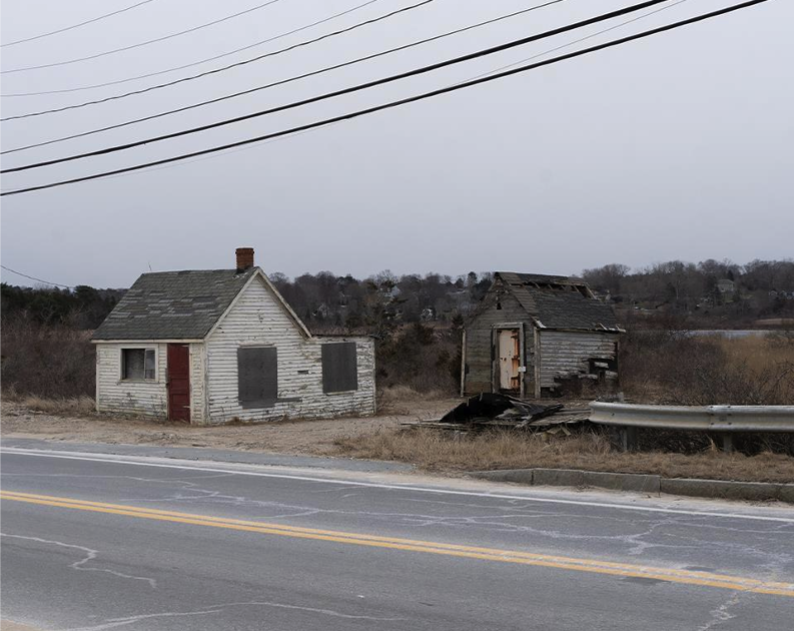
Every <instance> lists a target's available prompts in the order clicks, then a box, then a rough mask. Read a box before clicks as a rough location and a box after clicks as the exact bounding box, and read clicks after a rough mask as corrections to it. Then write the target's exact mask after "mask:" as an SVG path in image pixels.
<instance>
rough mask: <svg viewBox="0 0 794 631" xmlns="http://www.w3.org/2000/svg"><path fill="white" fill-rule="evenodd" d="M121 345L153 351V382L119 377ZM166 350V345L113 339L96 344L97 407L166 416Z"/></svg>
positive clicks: (102, 409) (118, 411)
mask: <svg viewBox="0 0 794 631" xmlns="http://www.w3.org/2000/svg"><path fill="white" fill-rule="evenodd" d="M123 348H154V349H155V350H156V352H157V354H156V360H155V361H156V362H157V370H156V378H155V380H154V381H130V380H122V378H121V349H123ZM167 352H168V345H167V344H157V343H152V344H145V343H134V344H119V343H115V342H113V343H107V342H102V343H99V344H97V345H96V371H97V380H96V385H97V392H96V396H97V399H96V403H97V410H98V411H100V412H112V413H119V414H141V415H145V416H156V417H159V418H165V417H166V416H167V415H168V398H167V394H168V393H167V386H166V366H167V362H168V358H167Z"/></svg>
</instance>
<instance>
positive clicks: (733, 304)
mask: <svg viewBox="0 0 794 631" xmlns="http://www.w3.org/2000/svg"><path fill="white" fill-rule="evenodd" d="M580 277H581V279H583V280H584V281H586V282H587V283H588V284H589V285H590V287H591V288H592V289H593V290H594V291H595V292H596V293H597V294H598V295H599V296H600V297H601V298H602V299H605V300H608V301H610V302H612V303H613V304H614V305H615V306H616V308H617V310H618V313H619V314H620V313H621V312H623V313H624V314H625V313H626V312H630V311H636V310H641V311H650V312H655V311H660V310H661V311H672V312H674V313H681V314H692V315H695V316H698V317H702V318H706V319H708V318H709V317H713V318H719V319H721V320H722V321H723V322H722V324H725V322H730V321H731V320H732V319H733V320H736V321H737V322H738V321H740V320H741V321H743V322H746V321H748V320H749V319H752V318H763V317H794V260H791V259H785V260H768V261H767V260H754V261H751V262H749V263H746V264H744V265H739V264H736V263H733V262H732V261H729V260H723V261H715V260H713V259H709V260H706V261H701V262H699V263H687V262H683V261H668V262H665V263H657V264H654V265H651V266H648V267H645V268H640V269H636V270H632V269H631V268H629V267H628V266H626V265H622V264H617V263H615V264H609V265H604V266H602V267H597V268H592V269H586V270H584V271H583V272H582V273H581V274H580ZM269 278H270V280H271V281H272V282H273V284H274V285H275V286H276V288H277V289H278V290H279V292H281V294H282V295H283V296H284V298H285V299H286V300H287V302H288V303H289V304H290V305H291V306H292V308H293V309H294V310H295V311H296V313H297V314H298V315H299V316H300V317H301V318H302V319H303V320H304V321H305V322H306V323H307V324H308V325H309V326H311V327H313V328H315V329H317V330H319V331H322V330H329V329H335V328H338V329H347V330H355V331H364V330H366V331H368V332H372V333H377V334H381V335H382V336H387V335H388V334H389V333H390V332H391V331H393V330H395V329H397V328H400V327H401V326H402V325H410V324H414V323H424V324H428V323H442V324H448V325H452V326H454V327H460V326H461V324H462V322H463V320H464V318H465V317H466V316H467V315H468V314H470V313H471V312H472V310H473V309H474V308H475V307H476V305H477V304H478V303H479V302H480V301H481V300H482V298H483V297H484V296H485V294H486V292H487V291H488V288H489V287H490V285H491V282H492V280H493V276H492V274H491V273H476V272H469V273H468V274H463V275H460V276H457V277H451V276H447V275H441V274H435V273H429V274H425V275H423V276H422V275H419V274H405V275H401V276H398V275H396V274H393V273H391V272H390V271H388V270H387V271H384V272H381V273H379V274H376V275H373V276H370V277H369V278H365V279H357V278H354V277H353V276H351V275H346V276H337V275H335V274H333V273H331V272H327V271H324V272H319V273H317V274H303V275H301V276H297V277H296V278H294V279H290V278H289V277H287V276H286V275H284V274H282V273H275V274H271V275H270V276H269ZM124 291H125V290H123V289H97V288H93V287H89V286H87V285H81V286H78V287H75V288H74V289H55V288H47V287H36V288H29V287H17V286H14V285H9V284H6V283H3V284H2V286H0V293H1V294H2V295H1V296H0V299H1V300H2V303H1V304H2V317H3V320H4V321H9V320H10V319H14V320H16V319H24V320H25V321H28V322H30V323H35V324H40V325H45V326H54V325H67V326H70V327H73V328H76V329H84V330H90V329H93V328H96V327H97V326H99V324H100V323H101V322H102V320H103V319H104V318H105V317H106V316H107V314H108V313H110V311H111V310H112V309H113V307H114V306H115V305H116V303H117V302H118V301H119V300H120V299H121V297H122V296H123V295H124Z"/></svg>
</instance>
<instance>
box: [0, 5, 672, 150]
mask: <svg viewBox="0 0 794 631" xmlns="http://www.w3.org/2000/svg"><path fill="white" fill-rule="evenodd" d="M684 2H687V0H678V1H677V2H674V3H673V4H670V5H667V6H665V7H661V8H659V9H654V10H653V11H648V13H644V14H643V15H638V16H637V17H635V18H631V19H630V20H625V21H623V22H621V23H620V24H615V25H614V26H610V27H609V28H605V29H601V30H600V31H596V32H595V33H591V34H590V35H585V36H584V37H580V38H579V39H575V40H572V41H570V42H568V43H566V44H562V45H560V46H555V47H554V48H549V49H548V50H544V51H543V52H542V53H537V54H535V55H531V56H530V57H524V58H523V59H519V60H518V61H514V62H513V63H511V64H507V65H506V66H499V67H498V68H494V69H493V70H489V71H488V72H483V73H481V74H478V75H474V76H473V77H469V78H468V79H464V80H463V81H460V82H459V83H465V82H466V81H471V80H472V79H479V78H480V77H487V76H488V75H491V74H494V73H495V72H499V71H500V70H507V69H508V68H513V67H515V66H518V65H519V64H524V63H526V62H528V61H532V60H533V59H537V58H538V57H543V56H545V55H548V54H549V53H556V52H557V51H558V50H562V49H564V48H569V47H570V46H573V45H575V44H580V43H582V42H585V41H587V40H589V39H593V38H594V37H598V36H599V35H603V34H604V33H609V32H611V31H614V30H616V29H619V28H622V27H624V26H626V25H627V24H632V23H634V22H638V21H639V20H644V19H645V18H648V17H651V16H652V15H656V14H657V13H661V12H662V11H667V10H668V9H672V8H673V7H676V6H678V5H679V4H683V3H684ZM453 85H458V84H457V83H455V84H453ZM11 151H13V149H12V150H11ZM2 153H4V152H2V151H0V154H2Z"/></svg>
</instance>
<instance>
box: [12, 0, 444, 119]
mask: <svg viewBox="0 0 794 631" xmlns="http://www.w3.org/2000/svg"><path fill="white" fill-rule="evenodd" d="M379 1H380V0H367V2H364V3H362V4H359V5H356V6H354V7H351V8H350V9H345V10H344V11H340V12H339V13H334V14H333V15H329V16H328V17H326V18H322V19H321V20H317V21H315V22H310V23H309V24H304V25H303V26H299V27H297V28H294V29H292V30H291V31H285V32H284V33H280V34H278V35H274V36H272V37H268V38H267V39H263V40H259V41H258V42H254V43H253V44H248V45H247V46H243V47H242V48H235V49H234V50H230V51H227V52H225V53H220V54H219V55H214V56H212V57H206V58H204V59H200V60H199V61H193V62H190V63H188V64H184V65H182V66H174V67H173V68H167V69H165V70H158V71H156V72H149V73H147V74H142V75H138V76H136V77H127V78H126V79H119V80H117V81H106V82H105V83H96V84H93V85H87V86H81V87H78V88H67V89H64V90H46V91H43V92H16V93H13V94H0V97H2V98H4V99H6V98H13V97H24V96H39V95H42V94H61V93H64V92H77V91H80V90H92V89H94V88H101V87H105V86H109V85H116V84H119V83H127V82H128V81H137V80H138V79H145V78H147V77H155V76H157V75H161V74H167V73H169V72H174V71H176V70H183V69H184V68H191V67H192V66H199V65H201V64H205V63H207V62H208V61H215V60H216V59H222V58H223V57H228V56H230V55H235V54H237V53H240V52H242V51H244V50H248V49H250V48H257V47H258V46H261V45H263V44H268V43H270V42H273V41H276V40H277V39H282V38H284V37H287V36H289V35H294V34H295V33H300V32H301V31H305V30H307V29H310V28H312V27H315V26H318V25H320V24H324V23H325V22H330V21H331V20H335V19H336V18H340V17H342V16H343V15H347V14H348V13H353V12H354V11H358V10H359V9H363V8H364V7H367V6H369V5H371V4H375V3H376V2H379ZM430 1H431V2H432V1H433V0H430ZM321 39H324V38H323V37H318V38H317V39H316V40H312V41H310V42H308V43H312V42H314V41H319V40H321ZM300 45H301V44H297V45H295V46H290V47H289V48H286V49H284V51H286V50H292V49H293V48H297V47H298V46H300ZM280 52H283V51H276V52H275V53H268V54H265V55H260V56H259V57H254V58H252V59H248V60H243V61H240V62H237V63H233V64H230V65H228V66H224V67H222V68H218V69H216V70H210V71H207V72H202V73H199V74H197V75H193V76H190V77H185V78H183V79H176V80H174V81H169V82H167V83H161V84H156V85H153V86H150V87H148V88H142V89H140V90H134V91H132V92H126V93H123V94H117V95H115V96H109V97H106V98H102V99H97V100H94V101H86V102H85V103H76V104H74V105H67V106H65V107H59V108H54V109H50V110H43V111H40V112H31V113H30V114H22V115H20V116H10V117H7V118H0V121H6V120H14V119H16V118H27V117H29V116H40V115H42V114H53V113H55V112H63V111H66V110H71V109H74V108H76V107H85V106H87V105H95V104H97V103H105V102H106V101H112V100H115V99H121V98H125V97H127V96H132V95H134V94H143V93H144V92H149V91H151V90H157V89H159V88H165V87H168V86H170V85H175V84H177V83H181V82H182V81H190V80H192V79H198V78H199V77H203V76H205V75H208V74H213V73H215V72H221V71H223V70H228V69H230V68H235V67H237V66H242V65H245V64H247V63H251V62H253V61H257V60H259V59H262V58H264V57H268V56H270V55H271V54H279V53H280Z"/></svg>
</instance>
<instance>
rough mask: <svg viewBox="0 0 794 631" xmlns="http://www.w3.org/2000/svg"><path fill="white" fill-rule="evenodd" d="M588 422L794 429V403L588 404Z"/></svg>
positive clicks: (746, 429)
mask: <svg viewBox="0 0 794 631" xmlns="http://www.w3.org/2000/svg"><path fill="white" fill-rule="evenodd" d="M590 410H591V414H590V421H592V422H593V423H601V424H604V425H618V426H622V427H654V428H660V429H695V430H709V431H713V432H794V405H709V406H704V407H688V406H666V405H631V404H628V403H601V402H598V401H593V402H592V403H590Z"/></svg>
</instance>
